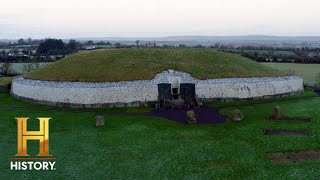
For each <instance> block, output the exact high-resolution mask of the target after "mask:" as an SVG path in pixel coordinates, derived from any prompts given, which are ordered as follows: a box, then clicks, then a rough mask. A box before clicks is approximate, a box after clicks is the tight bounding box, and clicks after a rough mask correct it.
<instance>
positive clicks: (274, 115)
mask: <svg viewBox="0 0 320 180" xmlns="http://www.w3.org/2000/svg"><path fill="white" fill-rule="evenodd" d="M282 117H283V116H282V111H281V108H280V106H276V107H275V108H274V109H273V112H272V118H273V119H280V118H282Z"/></svg>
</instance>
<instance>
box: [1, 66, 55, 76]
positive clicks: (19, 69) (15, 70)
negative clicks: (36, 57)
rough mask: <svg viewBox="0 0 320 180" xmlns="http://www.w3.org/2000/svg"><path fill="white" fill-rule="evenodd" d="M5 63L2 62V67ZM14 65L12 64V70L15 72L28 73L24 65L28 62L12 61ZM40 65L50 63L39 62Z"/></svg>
mask: <svg viewBox="0 0 320 180" xmlns="http://www.w3.org/2000/svg"><path fill="white" fill-rule="evenodd" d="M2 64H3V63H0V67H1V66H2ZM11 64H12V66H11V70H12V71H13V72H14V73H17V74H23V73H26V72H25V70H24V65H25V64H26V63H11ZM38 64H39V66H40V67H44V66H46V65H48V64H49V63H38Z"/></svg>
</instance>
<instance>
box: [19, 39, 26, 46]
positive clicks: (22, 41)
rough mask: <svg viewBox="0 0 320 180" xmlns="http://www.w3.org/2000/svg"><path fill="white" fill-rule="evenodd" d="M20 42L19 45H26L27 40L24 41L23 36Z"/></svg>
mask: <svg viewBox="0 0 320 180" xmlns="http://www.w3.org/2000/svg"><path fill="white" fill-rule="evenodd" d="M18 44H19V45H24V44H26V42H25V41H24V39H22V38H21V39H19V40H18Z"/></svg>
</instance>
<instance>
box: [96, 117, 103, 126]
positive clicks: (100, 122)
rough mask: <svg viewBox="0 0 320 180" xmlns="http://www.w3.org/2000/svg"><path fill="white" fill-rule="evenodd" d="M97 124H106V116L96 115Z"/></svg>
mask: <svg viewBox="0 0 320 180" xmlns="http://www.w3.org/2000/svg"><path fill="white" fill-rule="evenodd" d="M96 126H104V117H103V116H96Z"/></svg>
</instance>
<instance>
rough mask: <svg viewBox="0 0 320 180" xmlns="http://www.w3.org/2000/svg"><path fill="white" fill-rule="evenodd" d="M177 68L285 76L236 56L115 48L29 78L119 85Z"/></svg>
mask: <svg viewBox="0 0 320 180" xmlns="http://www.w3.org/2000/svg"><path fill="white" fill-rule="evenodd" d="M168 69H173V70H177V71H183V72H187V73H190V74H192V76H193V77H194V78H198V79H212V78H237V77H238V78H239V77H265V76H266V77H269V76H284V75H288V73H286V72H280V71H277V70H274V69H272V68H269V67H266V66H264V65H261V64H259V63H257V62H254V61H252V60H250V59H247V58H244V57H241V56H239V55H236V54H227V53H223V52H218V51H214V50H197V49H114V50H96V51H81V52H79V53H76V54H73V55H71V56H69V57H66V58H64V59H62V60H59V61H57V62H55V63H52V64H50V65H48V66H46V67H44V68H42V69H39V70H36V71H33V72H32V73H29V74H26V75H25V77H26V78H29V79H37V80H49V81H86V82H117V81H130V80H148V79H153V78H154V76H155V75H156V74H157V73H160V72H162V71H164V70H168Z"/></svg>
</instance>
